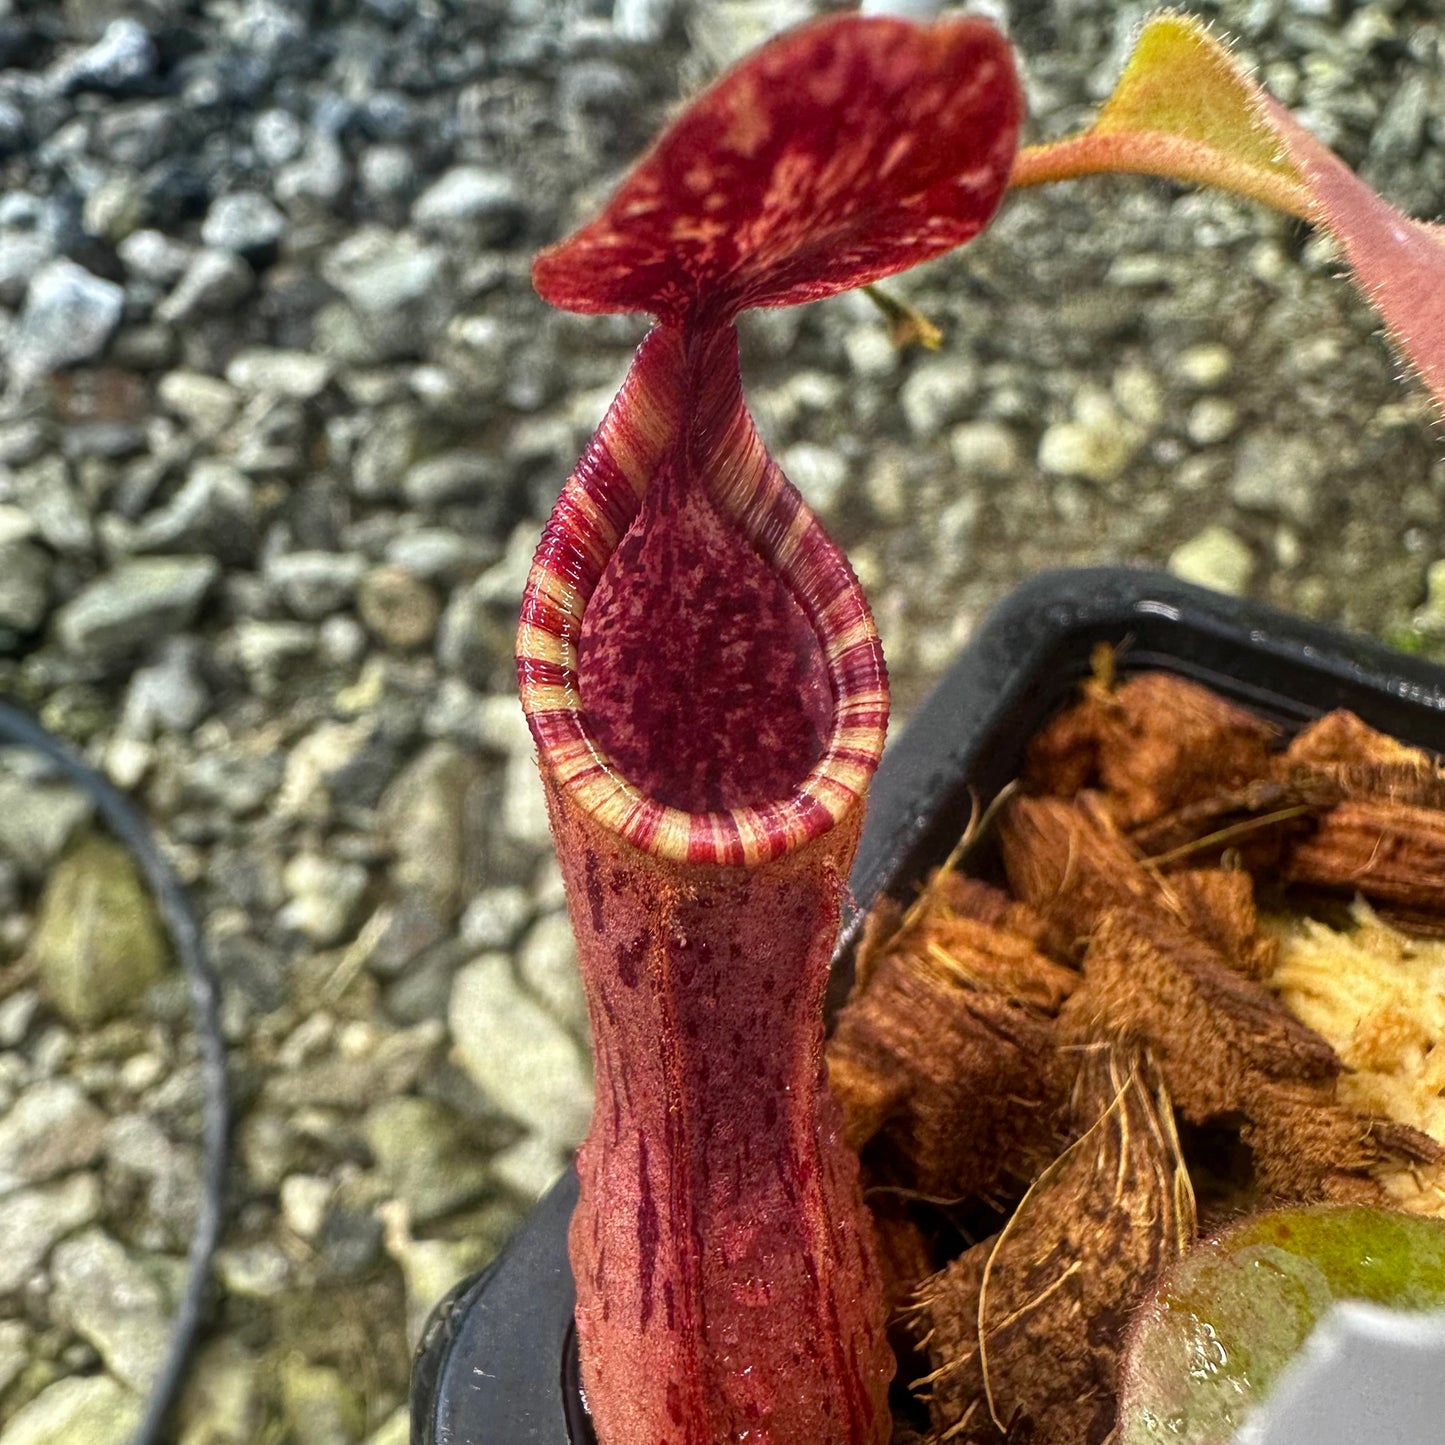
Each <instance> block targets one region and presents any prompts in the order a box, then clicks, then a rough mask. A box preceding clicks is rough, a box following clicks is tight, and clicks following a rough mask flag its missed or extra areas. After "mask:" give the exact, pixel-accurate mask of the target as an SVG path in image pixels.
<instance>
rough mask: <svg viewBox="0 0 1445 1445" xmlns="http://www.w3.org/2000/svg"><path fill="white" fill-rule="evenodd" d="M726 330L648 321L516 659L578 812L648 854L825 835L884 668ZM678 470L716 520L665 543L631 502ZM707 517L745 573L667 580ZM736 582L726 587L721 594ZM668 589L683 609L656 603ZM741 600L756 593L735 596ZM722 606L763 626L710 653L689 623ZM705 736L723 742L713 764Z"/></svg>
mask: <svg viewBox="0 0 1445 1445" xmlns="http://www.w3.org/2000/svg"><path fill="white" fill-rule="evenodd" d="M736 344H737V343H736V333H735V332H734V331H733V329H732V327H731V326H728V327H726V328H724V329H722V330H721V331H717V332H713V333H712V334H711V336H710V337H705V338H704V339H703V341H702V342H701V345H702V346H703V347H704V348H706V349H707V350H708V351H709V352H710V353H712V354H709V355H707V356H705V357H703V356H694V355H686V354H685V353H686V352H687V351H688V350H689V348H690V345H691V343H690V342H689V340H688V339H687V338H685V336H684V334H683V333H682V332H681V331H680V330H678V329H677V328H672V327H666V326H659V327H657V328H655V329H654V330H653V331H652V332H651V333H650V334H649V336H648V337H647V339H646V340H645V341H644V342H643V345H642V347H641V348H640V350H639V351H638V354H637V358H636V360H635V361H634V363H633V366H632V369H631V371H630V372H629V375H628V378H627V381H626V382H625V384H624V385H623V388H622V391H621V392H620V393H619V395H618V397H617V400H616V401H615V402H614V403H613V406H612V408H611V409H610V410H609V412H608V414H607V417H606V418H605V419H604V421H603V423H602V426H601V428H599V430H598V432H597V435H596V436H595V437H594V439H593V442H592V444H591V446H589V448H588V450H587V453H586V454H585V455H584V457H583V459H582V461H581V463H580V464H579V466H578V468H577V470H576V471H575V472H574V473H573V475H572V476H571V478H569V480H568V482H567V485H566V486H565V488H564V489H563V491H562V495H561V497H560V498H559V500H558V503H557V506H556V509H555V510H554V512H553V514H552V517H551V519H550V521H549V523H548V525H547V528H546V531H545V532H544V534H543V538H542V543H541V545H540V547H539V548H538V551H537V555H536V559H535V561H534V562H533V566H532V571H531V574H530V576H529V578H528V581H527V587H526V591H525V593H524V598H523V606H522V619H521V626H520V629H519V633H518V644H517V666H518V677H519V680H520V683H521V692H522V704H523V708H524V710H525V712H526V714H527V718H528V721H529V723H530V725H531V728H532V732H533V735H534V737H535V738H536V740H537V744H538V749H539V752H540V754H541V756H542V758H543V760H544V764H545V768H546V770H547V772H548V773H550V775H551V776H552V777H553V779H554V780H555V782H556V783H557V785H558V786H559V787H560V788H562V790H563V791H564V792H566V793H567V794H569V795H570V796H571V797H572V798H573V799H574V800H575V801H576V802H577V803H578V804H579V805H580V806H581V807H582V809H583V810H584V812H586V813H587V814H589V815H590V816H591V817H593V818H594V819H595V820H596V821H597V822H599V823H600V824H601V825H602V826H603V827H605V828H607V829H608V830H610V831H612V832H614V833H616V834H617V835H618V836H619V837H621V838H622V839H623V840H625V841H626V842H627V843H629V844H631V845H632V846H633V847H636V848H638V849H640V850H641V851H643V852H646V853H649V854H651V855H653V856H656V857H660V858H667V859H672V860H675V861H681V862H689V863H717V864H727V865H738V866H745V865H751V864H756V863H759V862H764V861H767V860H768V859H771V858H776V857H778V856H780V855H781V854H783V853H785V852H788V851H790V850H793V849H796V848H798V847H800V846H802V845H803V844H805V843H807V842H809V841H811V840H812V839H814V838H817V837H819V836H820V835H822V834H823V833H825V832H827V831H828V830H829V829H830V828H831V827H833V826H834V825H835V824H837V823H838V822H840V821H841V820H842V819H843V818H844V817H845V816H846V815H847V814H848V813H849V812H850V811H851V810H852V809H853V808H854V807H855V806H856V805H857V804H858V802H859V800H860V799H861V798H862V796H863V794H864V793H865V792H866V790H867V787H868V783H869V780H870V778H871V776H872V773H873V771H874V769H875V767H876V766H877V763H878V758H879V756H880V754H881V752H882V747H883V739H884V733H885V730H886V727H887V713H888V687H887V675H886V671H885V668H884V663H883V657H882V652H881V649H880V646H879V642H878V635H877V632H876V630H875V628H874V625H873V620H872V617H871V615H870V613H869V611H868V606H867V603H866V601H865V599H864V597H863V594H862V591H861V589H860V587H859V585H858V582H857V579H856V578H855V577H854V575H853V572H852V569H851V568H850V567H849V565H848V563H847V561H846V559H845V558H844V557H843V555H842V554H841V552H840V551H839V550H838V549H837V548H836V547H835V546H834V544H833V543H832V541H831V540H830V539H829V538H828V536H827V534H826V533H825V532H824V531H823V528H822V526H821V524H820V523H819V522H818V520H817V519H816V518H815V517H814V516H813V515H812V513H811V512H810V511H809V510H808V508H807V506H806V505H805V504H804V503H803V501H802V498H801V497H800V496H799V495H798V493H797V491H796V489H795V488H794V487H793V486H792V484H791V483H790V482H789V481H788V480H787V478H786V477H785V476H784V475H783V473H782V471H781V469H780V468H779V467H778V465H777V463H776V462H774V461H773V460H772V458H771V457H770V456H769V455H768V453H767V451H766V449H765V448H764V446H763V443H762V440H761V439H760V438H759V436H758V435H757V432H756V429H755V428H754V426H753V422H752V418H751V417H750V416H749V414H748V412H747V408H746V405H745V404H744V402H743V398H742V392H741V388H740V385H739V382H738V373H737V360H736ZM716 347H722V348H727V349H729V350H730V351H731V355H725V356H721V357H720V356H718V355H717V354H715V353H714V352H712V349H713V348H716ZM684 484H685V485H690V486H692V487H693V488H694V489H697V488H701V496H702V498H703V501H704V502H705V503H706V507H695V508H694V509H693V510H694V512H703V511H707V512H709V513H711V514H713V516H714V519H715V522H716V524H717V525H713V522H708V521H706V520H704V521H703V522H701V523H699V522H698V519H697V518H696V517H693V518H692V520H691V521H690V522H688V523H687V525H689V526H692V527H693V528H694V532H695V533H696V532H697V528H698V527H699V526H701V527H702V528H703V529H704V530H706V529H708V528H711V531H710V532H709V533H708V535H706V536H701V535H693V536H691V537H689V538H688V540H687V542H686V544H685V545H684V546H682V547H681V548H678V547H674V548H673V549H672V551H670V552H668V553H667V554H666V555H665V556H662V555H661V554H660V553H659V552H658V549H657V548H656V547H654V546H653V545H652V543H653V539H652V538H651V537H650V536H648V535H645V534H644V535H641V536H639V534H638V529H637V528H636V527H635V526H634V524H636V523H638V519H639V517H640V515H641V514H642V513H643V512H644V509H645V508H649V509H650V510H653V511H655V510H656V509H657V508H658V507H659V506H662V505H663V504H664V503H663V500H660V499H661V498H662V494H663V492H664V491H665V490H667V489H673V490H676V488H677V487H679V486H681V485H684ZM682 511H685V508H679V507H674V508H673V511H672V513H671V514H670V515H669V516H667V517H666V518H662V519H661V520H660V524H659V525H658V526H657V528H656V529H655V530H657V531H661V530H663V527H664V526H668V525H675V524H676V518H677V516H678V514H679V513H680V512H682ZM655 520H658V519H656V518H651V517H649V518H646V519H644V521H655ZM719 526H720V527H722V528H731V529H732V530H733V532H734V533H735V539H734V540H735V541H736V543H737V546H738V555H737V556H736V557H734V558H733V559H732V567H731V570H733V571H745V572H748V573H749V575H748V576H745V577H742V578H741V579H739V578H737V577H733V578H728V577H726V576H724V577H721V578H718V579H717V581H716V583H715V586H714V585H707V584H706V583H705V584H704V585H701V586H700V585H699V584H698V581H697V578H696V577H694V578H693V579H692V581H691V583H689V584H678V583H677V576H678V574H679V572H680V570H681V569H680V567H679V565H678V557H679V556H680V555H684V554H685V551H686V547H687V546H695V547H700V548H703V549H704V550H705V549H706V547H707V546H709V545H714V546H715V545H718V541H717V537H718V527H719ZM649 548H651V560H652V562H653V564H654V565H653V567H652V571H653V574H654V575H652V576H651V577H650V578H649V577H648V575H647V568H646V565H644V566H643V567H642V568H641V569H640V579H635V578H633V577H630V576H628V575H627V574H626V569H625V566H623V567H622V568H621V570H619V569H614V573H615V575H613V574H609V570H608V569H609V564H611V563H613V562H614V559H616V560H617V562H618V563H619V564H627V563H634V562H635V561H636V560H637V558H638V557H642V559H643V562H644V564H646V563H647V561H648V557H647V556H645V555H644V553H646V552H647V549H649ZM623 549H630V552H629V555H628V556H626V557H622V556H619V552H620V551H622V550H623ZM659 559H660V560H659ZM707 560H712V561H715V560H716V559H707ZM749 569H751V571H749ZM729 585H731V586H732V589H733V592H734V594H736V600H737V602H738V604H739V605H737V606H734V607H732V608H731V610H729V609H727V608H722V609H720V610H719V609H717V608H713V606H712V604H713V602H714V600H715V599H714V593H715V592H726V590H727V588H728V587H729ZM649 586H650V587H651V591H648V590H647V589H648V588H649ZM629 587H631V588H632V589H633V590H632V591H631V592H629V590H628V589H629ZM670 588H673V589H675V590H674V591H672V592H670V591H669V589H670ZM689 588H690V590H689ZM594 598H596V599H597V605H596V607H595V608H594V609H593V611H592V612H591V614H589V604H592V603H593V602H594ZM673 598H680V599H681V603H682V608H683V610H682V611H678V609H677V607H676V606H674V610H673V612H672V614H671V615H670V616H665V615H659V614H662V613H665V612H666V609H667V604H668V603H669V601H670V600H672V599H673ZM750 606H751V607H752V609H753V611H754V612H755V614H756V615H753V616H747V615H743V614H744V613H746V612H747V610H748V608H749V607H750ZM603 613H605V614H606V616H605V618H604V619H603V621H602V622H601V623H599V621H598V617H599V615H600V614H603ZM718 617H725V619H726V622H725V625H728V626H732V627H735V628H738V629H741V632H740V636H742V634H745V633H747V632H748V629H749V628H752V630H753V632H754V633H756V634H757V635H759V636H761V635H762V634H764V633H766V634H767V645H766V646H764V645H762V644H757V643H756V637H755V638H754V639H753V644H755V645H754V651H753V652H751V653H750V652H749V651H748V647H749V645H750V643H749V641H748V639H747V638H746V637H743V638H742V640H741V641H740V642H739V644H738V646H739V647H740V648H741V649H742V651H741V654H740V655H739V654H738V653H737V652H736V651H735V650H731V649H730V648H729V647H728V646H727V645H718V646H714V647H713V650H712V652H711V653H708V652H707V649H708V647H710V646H712V645H713V644H717V643H719V639H718V638H716V637H715V636H712V635H711V632H710V631H709V632H707V633H698V634H697V635H696V636H695V637H691V638H690V637H689V636H688V632H687V629H688V628H689V627H690V626H692V627H705V628H708V629H712V628H713V627H714V625H715V624H716V623H717V618H718ZM649 629H652V630H653V632H652V634H650V633H649ZM769 629H771V630H769ZM674 634H676V635H674ZM649 635H655V636H656V637H657V645H656V646H654V647H651V648H648V647H647V646H645V643H646V640H647V638H648V636H649ZM619 639H620V640H619ZM724 642H725V640H724ZM673 644H676V645H673ZM700 652H701V653H703V654H705V655H703V656H701V657H700V656H699V653H700ZM669 662H670V664H671V666H670V667H669ZM750 668H752V669H753V671H752V673H751V675H750V672H749V669H750ZM678 719H683V720H685V721H686V722H688V723H692V722H696V723H697V725H698V726H697V732H696V734H695V735H691V734H690V733H689V732H687V731H685V730H680V729H678V728H677V727H676V726H675V724H676V723H677V721H678ZM669 722H670V723H671V724H673V725H674V726H673V727H672V730H671V732H670V733H669V727H668V725H667V724H668V723H669ZM660 724H661V725H660ZM638 739H641V740H642V742H640V743H638V742H637V740H638ZM609 740H611V741H612V742H613V744H614V747H615V755H614V752H613V750H611V749H609V747H608V746H607V742H608V741H609ZM634 744H636V745H634ZM705 756H712V757H715V759H717V760H718V761H717V762H716V763H715V764H711V763H710V764H708V768H709V772H708V777H707V778H706V779H704V778H703V777H702V775H701V772H700V771H699V770H700V768H701V767H702V766H703V759H704V757H705ZM719 770H721V776H719ZM703 803H706V804H707V805H701V804H703Z"/></svg>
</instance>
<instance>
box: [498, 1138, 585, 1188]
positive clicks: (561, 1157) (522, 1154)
mask: <svg viewBox="0 0 1445 1445" xmlns="http://www.w3.org/2000/svg"><path fill="white" fill-rule="evenodd" d="M566 1167H567V1158H566V1155H565V1154H562V1153H560V1152H559V1151H558V1150H557V1147H556V1146H555V1145H554V1144H551V1143H549V1142H548V1141H547V1140H546V1139H543V1138H541V1137H540V1136H538V1135H536V1134H528V1135H526V1136H525V1137H524V1138H521V1139H518V1140H517V1142H516V1143H515V1144H512V1145H510V1146H509V1147H508V1148H506V1149H503V1150H502V1152H501V1153H500V1154H498V1155H497V1156H496V1157H495V1158H494V1159H493V1160H492V1173H493V1174H494V1175H495V1176H496V1178H497V1181H498V1183H500V1184H504V1185H506V1187H507V1188H508V1189H510V1190H511V1191H512V1192H513V1193H514V1194H518V1195H520V1196H521V1197H522V1198H523V1199H540V1198H541V1197H542V1195H543V1194H545V1193H546V1192H547V1190H549V1189H550V1188H551V1187H552V1185H553V1184H555V1183H556V1182H557V1177H558V1175H560V1174H561V1173H562V1171H563V1170H564V1169H565V1168H566Z"/></svg>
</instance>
